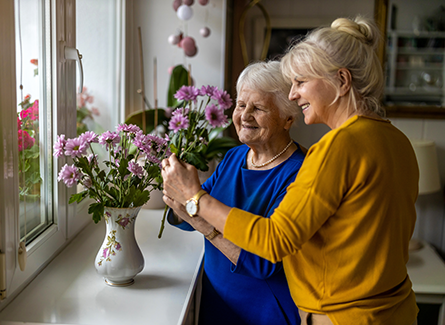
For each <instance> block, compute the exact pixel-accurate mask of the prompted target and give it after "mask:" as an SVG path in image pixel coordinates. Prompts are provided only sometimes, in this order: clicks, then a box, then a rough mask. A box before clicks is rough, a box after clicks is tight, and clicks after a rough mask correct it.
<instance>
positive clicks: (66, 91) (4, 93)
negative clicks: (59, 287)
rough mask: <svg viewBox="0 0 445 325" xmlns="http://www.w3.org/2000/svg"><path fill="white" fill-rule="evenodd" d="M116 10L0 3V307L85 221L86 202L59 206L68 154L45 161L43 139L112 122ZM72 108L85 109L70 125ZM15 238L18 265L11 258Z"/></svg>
mask: <svg viewBox="0 0 445 325" xmlns="http://www.w3.org/2000/svg"><path fill="white" fill-rule="evenodd" d="M122 7H123V4H122V1H121V0H113V1H100V0H93V1H91V0H90V1H86V0H77V3H76V1H75V0H39V1H36V0H14V1H0V21H1V22H2V23H1V24H0V43H1V44H2V45H1V46H0V58H1V60H0V75H1V76H2V78H0V142H1V143H2V150H0V171H1V173H2V174H1V175H2V177H0V191H1V192H0V194H1V195H0V252H1V253H2V254H4V255H5V259H6V272H5V274H6V276H5V278H6V281H5V282H6V290H7V291H6V297H7V298H6V299H4V300H0V310H1V309H2V308H4V307H5V305H6V304H7V303H8V301H10V300H11V299H12V298H13V297H14V296H15V295H16V294H18V293H19V291H20V290H21V289H22V288H23V287H24V286H25V285H26V283H28V282H29V281H31V279H32V278H33V277H34V276H35V275H36V274H37V273H38V272H39V270H41V268H43V267H44V266H45V265H46V264H47V263H48V262H49V261H50V259H51V258H52V257H53V256H54V255H55V254H56V253H57V252H58V251H59V250H60V249H62V248H63V247H64V246H65V245H66V244H67V243H68V242H69V240H70V239H71V238H73V236H74V235H75V234H77V233H78V231H79V230H81V229H82V228H83V227H84V226H85V225H86V224H87V223H90V222H91V217H90V216H89V215H88V214H87V204H82V203H87V202H82V203H81V204H79V205H77V206H76V205H72V204H71V205H69V204H68V199H69V197H70V196H71V194H73V193H74V191H76V189H74V188H66V186H65V185H64V184H63V183H58V182H57V174H58V171H59V170H60V168H61V166H63V165H64V164H65V163H66V162H68V163H69V161H66V160H63V159H60V158H59V159H55V158H53V156H52V145H53V143H54V141H55V139H56V136H57V135H58V134H65V135H66V137H68V138H72V137H75V136H76V133H77V132H78V130H79V127H80V126H82V123H83V124H85V125H84V126H85V127H87V128H88V129H90V130H94V131H97V132H102V131H103V130H104V129H110V128H112V127H114V125H116V124H117V123H118V120H119V116H120V115H119V111H120V109H119V107H120V99H119V94H121V81H120V79H119V78H118V76H119V75H121V74H120V66H121V60H122V57H121V55H120V53H121V52H120V51H121V39H120V37H118V36H119V35H122V33H121V32H120V30H121V28H122V26H123V24H122V22H121V18H120V17H122V16H123V15H122V10H121V8H122ZM88 15H90V16H88ZM91 15H94V17H92V16H91ZM76 17H77V18H76ZM76 24H77V26H80V27H81V28H79V29H78V30H77V31H76ZM99 27H102V29H100V28H99ZM76 34H77V37H76ZM83 36H87V37H83ZM76 38H77V39H76ZM98 40H101V42H98ZM76 43H77V45H76ZM80 44H81V45H80ZM80 46H82V47H84V49H85V52H84V53H82V49H81V48H80ZM65 47H68V48H72V49H76V48H78V49H79V52H80V53H82V54H83V59H82V61H83V63H84V74H85V76H86V78H85V80H88V84H85V85H86V86H87V91H86V92H84V93H83V94H82V95H80V96H77V94H76V90H77V88H78V86H79V84H80V80H79V76H78V78H77V81H76V71H78V66H77V65H78V64H77V63H76V61H73V60H67V59H65ZM99 63H100V64H99ZM20 85H22V86H23V89H21V87H20ZM110 94H111V95H110ZM28 95H29V96H28ZM88 96H91V97H88ZM92 98H94V100H92ZM82 108H84V109H82ZM96 108H97V111H98V112H99V113H100V115H95V114H94V113H96ZM82 113H87V115H88V114H90V113H91V116H87V118H82V119H81V120H80V122H81V123H80V124H81V125H80V126H79V123H77V124H76V121H77V122H79V116H82ZM91 117H92V118H91ZM20 243H23V244H24V245H25V247H26V253H27V263H26V266H24V265H23V264H20V263H19V261H20V260H21V258H19V255H20V254H19V250H20ZM23 244H22V245H23ZM22 248H23V247H22ZM21 256H24V255H23V254H22V255H21ZM1 273H4V270H1V269H0V274H1ZM0 282H1V281H0ZM0 289H1V288H0Z"/></svg>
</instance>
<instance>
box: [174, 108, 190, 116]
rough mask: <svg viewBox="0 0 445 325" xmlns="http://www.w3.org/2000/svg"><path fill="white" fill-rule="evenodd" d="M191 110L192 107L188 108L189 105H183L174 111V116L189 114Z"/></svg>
mask: <svg viewBox="0 0 445 325" xmlns="http://www.w3.org/2000/svg"><path fill="white" fill-rule="evenodd" d="M189 112H190V108H188V107H181V108H178V109H176V110H174V111H173V113H172V117H173V116H176V115H181V116H187V115H188V114H189Z"/></svg>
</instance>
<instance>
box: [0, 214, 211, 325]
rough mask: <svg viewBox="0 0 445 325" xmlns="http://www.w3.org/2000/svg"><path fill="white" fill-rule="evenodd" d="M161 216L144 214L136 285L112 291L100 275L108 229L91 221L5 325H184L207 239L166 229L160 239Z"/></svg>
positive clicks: (11, 308)
mask: <svg viewBox="0 0 445 325" xmlns="http://www.w3.org/2000/svg"><path fill="white" fill-rule="evenodd" d="M162 214H163V210H146V209H142V210H141V212H140V213H139V216H138V218H137V221H136V228H135V232H136V239H137V241H138V243H139V246H140V248H141V250H142V252H143V254H144V258H145V268H144V270H143V271H142V272H141V273H140V274H138V275H137V276H136V278H135V283H134V284H133V285H132V286H129V287H122V288H114V287H109V286H107V285H106V284H105V282H104V281H103V279H102V278H101V277H100V276H99V275H98V274H97V273H96V269H95V267H94V258H95V256H96V253H97V251H98V249H99V247H100V245H101V243H102V241H103V240H104V235H105V225H104V224H103V222H101V224H99V225H95V224H94V223H93V222H91V224H90V225H88V226H87V227H86V228H85V229H84V230H83V231H82V232H81V233H80V234H79V235H78V236H77V237H76V238H74V239H73V241H72V242H71V243H70V244H69V245H68V246H67V247H66V248H65V249H64V250H63V251H62V252H61V253H60V254H59V255H58V256H57V257H56V258H55V259H54V260H53V261H52V262H51V263H50V264H49V265H48V266H47V267H46V268H45V269H44V270H43V271H42V272H41V273H40V274H39V275H38V276H37V277H36V278H35V279H34V280H33V281H32V282H31V283H30V284H29V285H28V286H27V287H26V288H25V289H24V290H23V291H22V292H21V293H20V294H19V295H18V296H17V297H16V298H15V299H14V300H13V301H12V302H11V303H10V304H9V305H8V306H6V307H5V309H3V310H2V312H1V313H0V323H1V324H2V325H7V324H8V325H12V324H14V325H15V324H17V325H19V324H23V323H27V324H29V323H39V324H85V325H86V324H94V325H100V324H107V325H114V324H116V325H118V324H119V325H121V324H129V323H130V324H145V323H150V324H182V323H183V322H184V321H185V320H186V317H187V313H188V311H189V308H190V305H191V303H192V300H193V299H192V298H193V293H194V289H195V287H196V284H197V279H198V275H199V270H200V266H201V261H202V257H203V252H204V247H203V237H202V235H200V234H199V233H198V232H193V233H190V232H183V231H180V230H178V229H176V228H174V227H171V226H168V225H166V228H165V229H164V233H163V236H162V238H161V239H158V232H159V227H160V221H161V219H162Z"/></svg>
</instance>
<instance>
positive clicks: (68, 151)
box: [65, 137, 88, 158]
mask: <svg viewBox="0 0 445 325" xmlns="http://www.w3.org/2000/svg"><path fill="white" fill-rule="evenodd" d="M87 149H88V143H87V142H85V140H84V139H83V138H82V137H77V138H74V139H68V140H67V141H66V144H65V155H66V156H71V158H75V157H82V155H84V154H86V152H87Z"/></svg>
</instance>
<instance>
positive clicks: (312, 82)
mask: <svg viewBox="0 0 445 325" xmlns="http://www.w3.org/2000/svg"><path fill="white" fill-rule="evenodd" d="M335 98H336V90H335V89H334V87H333V86H331V85H330V84H328V83H327V82H326V81H324V80H323V79H315V78H314V79H307V78H304V77H296V78H294V79H293V80H292V88H291V91H290V93H289V99H290V100H294V101H297V103H298V105H299V106H300V107H301V108H302V110H303V114H304V122H305V123H306V124H308V125H309V124H317V123H323V124H327V125H328V126H331V125H330V124H331V121H332V119H333V118H334V116H335V115H336V111H337V107H338V102H336V103H333V101H334V100H335Z"/></svg>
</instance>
